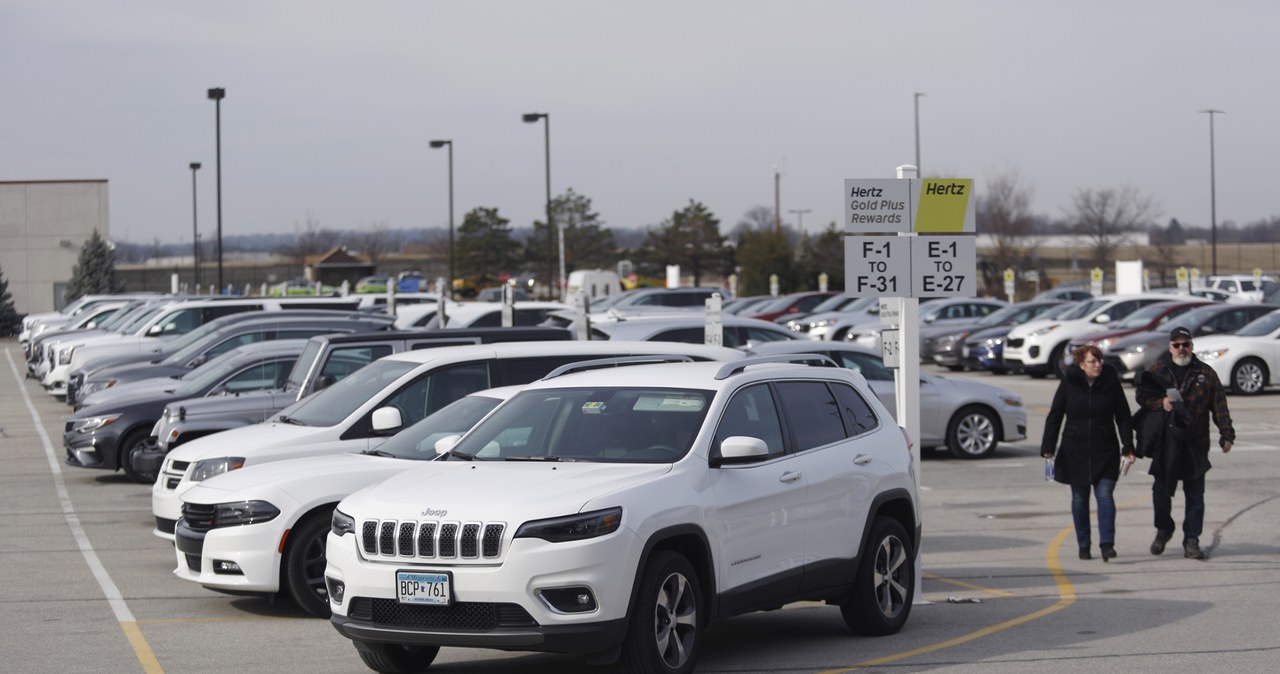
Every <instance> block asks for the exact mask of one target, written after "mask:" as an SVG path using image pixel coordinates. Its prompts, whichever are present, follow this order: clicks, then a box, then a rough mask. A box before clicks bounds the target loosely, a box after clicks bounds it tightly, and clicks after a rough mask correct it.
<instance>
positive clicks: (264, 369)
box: [222, 360, 293, 393]
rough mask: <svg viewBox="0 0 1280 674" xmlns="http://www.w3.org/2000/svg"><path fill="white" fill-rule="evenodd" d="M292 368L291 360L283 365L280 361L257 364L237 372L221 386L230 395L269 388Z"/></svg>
mask: <svg viewBox="0 0 1280 674" xmlns="http://www.w3.org/2000/svg"><path fill="white" fill-rule="evenodd" d="M292 367H293V361H292V360H291V361H288V362H284V363H282V362H281V361H272V362H269V363H259V364H258V365H254V366H253V367H250V368H248V369H246V370H241V371H240V372H237V373H236V374H235V375H233V376H232V377H231V378H230V379H228V380H227V381H226V382H224V383H223V385H222V386H223V388H225V389H226V390H227V391H230V392H232V393H236V392H239V391H257V390H260V389H265V388H271V387H273V386H275V385H276V382H278V381H279V380H280V379H281V378H282V377H286V376H288V374H289V369H290V368H292Z"/></svg>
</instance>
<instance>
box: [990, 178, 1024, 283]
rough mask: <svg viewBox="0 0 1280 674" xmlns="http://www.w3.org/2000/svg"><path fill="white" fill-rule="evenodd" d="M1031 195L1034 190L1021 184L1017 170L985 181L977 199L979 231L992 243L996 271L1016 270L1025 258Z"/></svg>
mask: <svg viewBox="0 0 1280 674" xmlns="http://www.w3.org/2000/svg"><path fill="white" fill-rule="evenodd" d="M1032 196H1033V190H1032V189H1031V188H1030V187H1027V186H1025V185H1023V184H1022V182H1021V179H1020V178H1019V176H1018V173H1017V171H1009V172H1007V173H1003V174H1000V175H998V176H996V177H995V178H992V179H991V180H989V181H987V189H986V191H985V192H984V193H983V194H982V195H981V196H979V197H978V206H977V226H978V231H979V232H982V233H983V234H988V235H990V236H991V238H992V239H993V240H994V243H995V250H994V251H993V257H994V259H993V260H992V262H993V263H994V264H995V267H996V269H997V270H998V271H1001V272H1003V271H1004V270H1005V269H1009V268H1011V267H1016V266H1018V264H1017V263H1018V261H1019V260H1020V259H1025V257H1026V254H1027V250H1026V249H1027V241H1028V238H1027V237H1028V236H1029V235H1030V234H1031V228H1032V220H1033V218H1032V216H1031V199H1032Z"/></svg>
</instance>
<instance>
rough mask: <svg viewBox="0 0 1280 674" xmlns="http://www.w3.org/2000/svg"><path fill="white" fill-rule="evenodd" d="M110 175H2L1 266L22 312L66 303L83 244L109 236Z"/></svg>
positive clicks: (0, 197) (0, 218) (37, 310)
mask: <svg viewBox="0 0 1280 674" xmlns="http://www.w3.org/2000/svg"><path fill="white" fill-rule="evenodd" d="M107 203H108V202H107V181H106V180H105V179H103V180H28V181H0V269H3V270H4V275H5V278H6V279H8V281H9V292H10V293H12V295H13V303H14V306H15V307H16V308H17V310H18V312H19V313H24V314H31V313H39V312H44V311H54V310H56V309H60V308H62V307H63V306H65V304H66V302H65V300H64V296H65V294H66V288H67V282H68V281H70V280H71V270H72V268H73V267H75V265H76V261H77V260H78V259H79V257H80V247H81V246H82V245H84V242H85V241H88V239H89V236H90V235H91V234H92V233H93V231H94V230H97V231H98V232H99V234H101V235H102V238H104V239H107V240H108V241H110V238H111V237H110V234H111V229H110V225H109V223H110V220H109V218H108V209H107Z"/></svg>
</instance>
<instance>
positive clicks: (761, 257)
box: [737, 229, 795, 297]
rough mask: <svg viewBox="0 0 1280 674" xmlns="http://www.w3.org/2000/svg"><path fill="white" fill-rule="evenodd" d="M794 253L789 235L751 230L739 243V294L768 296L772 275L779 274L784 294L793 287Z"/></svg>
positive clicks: (741, 295)
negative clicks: (788, 238) (788, 239)
mask: <svg viewBox="0 0 1280 674" xmlns="http://www.w3.org/2000/svg"><path fill="white" fill-rule="evenodd" d="M794 257H795V256H794V254H793V253H792V248H791V244H790V242H788V241H787V237H786V234H784V233H783V232H779V231H778V230H776V229H760V230H747V231H744V232H743V233H742V239H741V240H740V241H739V243H738V257H737V261H738V270H739V271H738V295H739V296H740V297H747V296H749V295H768V294H769V276H771V275H773V274H777V275H778V285H779V286H780V287H779V288H778V290H779V292H780V293H788V292H791V291H792V290H794V289H795V287H794V285H792V281H791V277H792V275H793V260H794Z"/></svg>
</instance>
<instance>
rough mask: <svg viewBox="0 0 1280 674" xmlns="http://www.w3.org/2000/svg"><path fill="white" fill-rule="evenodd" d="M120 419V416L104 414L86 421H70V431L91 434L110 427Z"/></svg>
mask: <svg viewBox="0 0 1280 674" xmlns="http://www.w3.org/2000/svg"><path fill="white" fill-rule="evenodd" d="M119 419H120V414H104V415H101V416H97V417H89V418H87V419H72V420H71V430H73V431H75V432H76V433H92V432H94V431H96V430H98V429H99V428H102V427H104V426H110V425H111V424H114V423H115V422H116V421H118V420H119Z"/></svg>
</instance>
